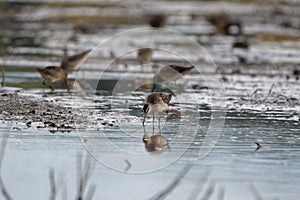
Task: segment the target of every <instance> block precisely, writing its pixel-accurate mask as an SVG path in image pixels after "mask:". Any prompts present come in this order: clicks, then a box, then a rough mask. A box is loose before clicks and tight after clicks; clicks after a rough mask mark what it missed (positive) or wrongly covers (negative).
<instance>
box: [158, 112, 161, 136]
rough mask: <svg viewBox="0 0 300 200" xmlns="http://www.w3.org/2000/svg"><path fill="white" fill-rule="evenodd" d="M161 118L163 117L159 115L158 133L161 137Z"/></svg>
mask: <svg viewBox="0 0 300 200" xmlns="http://www.w3.org/2000/svg"><path fill="white" fill-rule="evenodd" d="M160 117H161V115H160V114H159V116H158V131H159V135H161V129H160Z"/></svg>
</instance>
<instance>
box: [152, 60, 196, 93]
mask: <svg viewBox="0 0 300 200" xmlns="http://www.w3.org/2000/svg"><path fill="white" fill-rule="evenodd" d="M193 69H194V66H191V67H182V66H178V65H166V66H163V67H161V68H160V69H159V70H158V71H157V72H156V73H155V75H154V83H153V88H152V92H154V91H156V89H157V86H158V84H160V83H163V82H172V81H174V82H175V83H176V81H177V80H178V79H181V78H182V77H183V76H184V75H186V74H189V73H190V72H191V71H192V70H193Z"/></svg>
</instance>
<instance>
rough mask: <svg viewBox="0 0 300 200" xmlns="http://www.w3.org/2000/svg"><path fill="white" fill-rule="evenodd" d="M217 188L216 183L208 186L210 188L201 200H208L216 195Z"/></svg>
mask: <svg viewBox="0 0 300 200" xmlns="http://www.w3.org/2000/svg"><path fill="white" fill-rule="evenodd" d="M215 186H216V184H215V182H213V183H211V184H210V185H209V186H208V188H207V190H206V192H205V194H204V196H203V197H202V198H201V200H208V199H209V198H210V197H211V195H212V194H213V193H214V190H215Z"/></svg>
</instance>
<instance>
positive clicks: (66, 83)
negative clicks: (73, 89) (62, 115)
mask: <svg viewBox="0 0 300 200" xmlns="http://www.w3.org/2000/svg"><path fill="white" fill-rule="evenodd" d="M65 85H66V87H67V90H68V93H70V87H69V84H68V79H67V77H66V78H65Z"/></svg>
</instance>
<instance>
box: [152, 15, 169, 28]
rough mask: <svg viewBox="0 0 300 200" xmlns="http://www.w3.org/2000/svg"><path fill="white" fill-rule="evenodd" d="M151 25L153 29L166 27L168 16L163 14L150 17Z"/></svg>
mask: <svg viewBox="0 0 300 200" xmlns="http://www.w3.org/2000/svg"><path fill="white" fill-rule="evenodd" d="M148 19H149V25H150V26H152V27H153V28H161V27H164V26H165V25H166V16H165V15H162V14H154V15H150V16H149V17H148Z"/></svg>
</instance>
